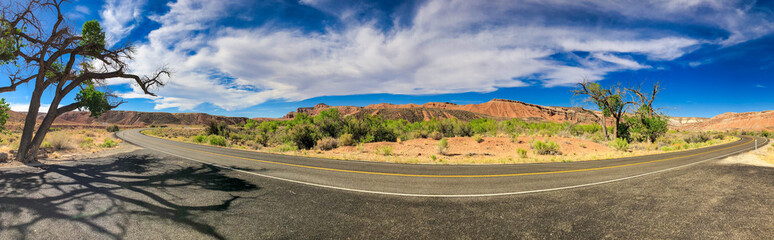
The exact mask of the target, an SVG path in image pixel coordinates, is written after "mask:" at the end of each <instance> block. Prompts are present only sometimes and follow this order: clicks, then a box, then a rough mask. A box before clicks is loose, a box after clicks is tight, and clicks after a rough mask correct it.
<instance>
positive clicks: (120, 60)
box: [0, 0, 169, 162]
mask: <svg viewBox="0 0 774 240" xmlns="http://www.w3.org/2000/svg"><path fill="white" fill-rule="evenodd" d="M64 2H66V1H65V0H28V1H26V2H25V1H9V2H6V3H2V4H3V5H2V12H0V14H2V17H0V65H11V67H10V69H12V70H11V71H10V73H9V82H8V83H7V84H5V85H4V86H0V93H2V92H9V91H15V90H16V88H17V87H18V86H19V85H21V84H32V85H33V86H34V89H33V90H32V93H31V95H30V105H29V110H28V111H27V116H26V118H25V121H24V128H23V130H22V137H21V139H20V141H19V150H18V152H17V155H16V160H18V161H22V162H29V161H32V160H34V158H35V156H36V155H37V151H38V149H39V147H40V144H41V143H42V142H43V138H45V136H46V133H48V130H49V129H50V127H51V124H52V123H53V122H54V119H56V118H57V117H58V116H60V115H61V114H63V113H66V112H69V111H73V110H76V109H85V110H88V111H90V112H91V115H92V116H98V115H99V114H101V113H103V112H105V111H108V110H110V109H113V108H115V107H117V106H118V105H119V104H121V103H122V102H121V101H116V100H115V97H114V96H112V95H111V94H109V93H103V92H100V91H98V90H96V88H95V84H102V83H104V82H105V81H111V80H112V79H121V78H123V79H132V80H134V83H135V84H136V85H137V86H139V87H140V88H141V89H142V90H143V92H144V93H145V94H148V95H154V94H153V93H152V92H150V89H151V88H153V87H158V86H163V85H164V83H163V82H162V81H161V80H160V79H161V78H162V77H163V76H167V77H169V72H168V71H167V70H166V69H160V70H159V71H157V72H155V73H153V74H151V75H150V76H143V77H141V76H138V75H134V74H131V73H128V71H129V70H128V69H127V64H126V62H127V61H129V60H131V59H132V54H133V53H134V51H133V48H132V47H131V46H123V47H117V48H113V49H108V48H106V46H105V33H104V32H103V31H102V28H101V27H100V25H99V23H98V22H97V21H96V20H92V21H87V22H86V23H85V24H84V25H83V29H82V31H81V34H78V33H77V32H76V31H75V30H74V28H73V27H71V26H69V25H68V24H67V21H66V19H65V15H64V14H63V13H62V11H61V6H62V4H63V3H64ZM49 12H54V13H55V14H54V15H55V16H56V17H55V19H53V22H52V23H48V22H50V21H41V20H40V19H39V16H44V15H45V16H49V14H48V13H49ZM47 19H48V18H47ZM75 89H79V91H78V94H77V96H76V99H75V102H73V103H71V104H67V105H64V106H61V107H60V106H59V105H60V103H61V101H62V99H63V98H64V97H65V96H67V95H68V94H69V93H71V92H72V91H73V90H75ZM47 90H52V91H53V94H54V96H53V99H52V100H51V103H50V107H49V109H48V111H47V113H46V115H45V117H44V118H43V119H42V121H41V122H40V123H39V126H38V127H37V130H36V129H35V126H36V120H37V118H38V113H39V108H40V105H41V102H40V101H41V97H42V95H43V93H44V92H45V91H47ZM154 96H155V95H154ZM111 100H112V101H111Z"/></svg>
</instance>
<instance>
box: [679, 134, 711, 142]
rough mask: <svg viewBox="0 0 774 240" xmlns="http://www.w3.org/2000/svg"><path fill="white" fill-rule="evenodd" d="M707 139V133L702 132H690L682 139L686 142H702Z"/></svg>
mask: <svg viewBox="0 0 774 240" xmlns="http://www.w3.org/2000/svg"><path fill="white" fill-rule="evenodd" d="M709 140H710V138H709V136H708V135H707V133H704V132H701V133H695V134H690V135H688V136H686V137H685V138H683V141H685V142H686V143H703V142H706V141H709Z"/></svg>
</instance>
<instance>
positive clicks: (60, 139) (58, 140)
mask: <svg viewBox="0 0 774 240" xmlns="http://www.w3.org/2000/svg"><path fill="white" fill-rule="evenodd" d="M48 142H49V143H50V144H51V146H52V147H54V149H55V150H67V149H73V148H74V147H73V143H72V142H71V141H70V137H69V136H68V135H66V134H62V133H59V134H51V135H50V138H49V141H48Z"/></svg>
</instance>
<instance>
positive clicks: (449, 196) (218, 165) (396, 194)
mask: <svg viewBox="0 0 774 240" xmlns="http://www.w3.org/2000/svg"><path fill="white" fill-rule="evenodd" d="M768 142H769V139H768V138H766V142H764V143H763V144H764V145H765V144H766V143H768ZM135 145H137V144H135ZM141 147H142V146H141ZM143 148H146V149H149V148H147V147H143ZM751 148H753V147H751ZM150 150H152V151H158V152H161V153H165V154H168V155H172V156H175V157H179V158H184V159H188V160H191V161H194V162H199V163H202V164H207V165H212V166H216V167H220V168H225V169H229V170H232V171H237V172H242V173H247V174H252V175H256V176H260V177H265V178H271V179H276V180H281V181H286V182H292V183H298V184H303V185H309V186H315V187H321V188H328V189H336V190H343V191H349V192H358V193H370V194H380V195H391V196H402V197H432V198H474V197H499V196H510V195H521V194H529V193H540V192H550V191H558V190H567V189H573V188H581V187H588V186H595V185H602V184H606V183H612V182H619V181H623V180H628V179H632V178H638V177H642V176H647V175H651V174H656V173H661V172H666V171H670V170H674V169H678V168H683V167H687V166H691V165H695V164H699V163H703V162H706V161H710V160H714V159H718V158H724V157H727V156H731V155H734V154H737V153H740V152H744V151H749V150H751V149H747V148H745V149H742V150H739V151H736V152H732V153H728V154H725V155H721V156H717V157H713V158H708V159H705V160H701V161H698V162H692V163H688V164H685V165H680V166H676V167H671V168H667V169H661V170H658V171H653V172H647V173H642V174H638V175H634V176H628V177H623V178H616V179H611V180H606V181H601V182H594V183H586V184H579V185H572V186H565V187H556V188H546V189H538V190H529V191H519V192H505V193H484V194H451V195H445V194H438V195H436V194H412V193H393V192H380V191H370V190H361V189H352V188H345V187H336V186H329V185H322V184H317V183H310V182H304V181H298V180H292V179H287V178H281V177H275V176H270V175H265V174H260V173H254V172H249V171H245V170H241V169H236V168H232V167H228V166H223V165H220V164H217V163H208V162H204V161H199V160H196V159H193V158H189V157H184V156H180V155H177V154H174V153H169V152H166V151H161V150H156V149H150Z"/></svg>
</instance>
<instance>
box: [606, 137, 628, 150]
mask: <svg viewBox="0 0 774 240" xmlns="http://www.w3.org/2000/svg"><path fill="white" fill-rule="evenodd" d="M608 145H610V147H611V148H613V149H615V150H618V151H626V150H628V149H629V142H627V141H626V139H623V138H616V139H615V140H613V141H610V143H608Z"/></svg>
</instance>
